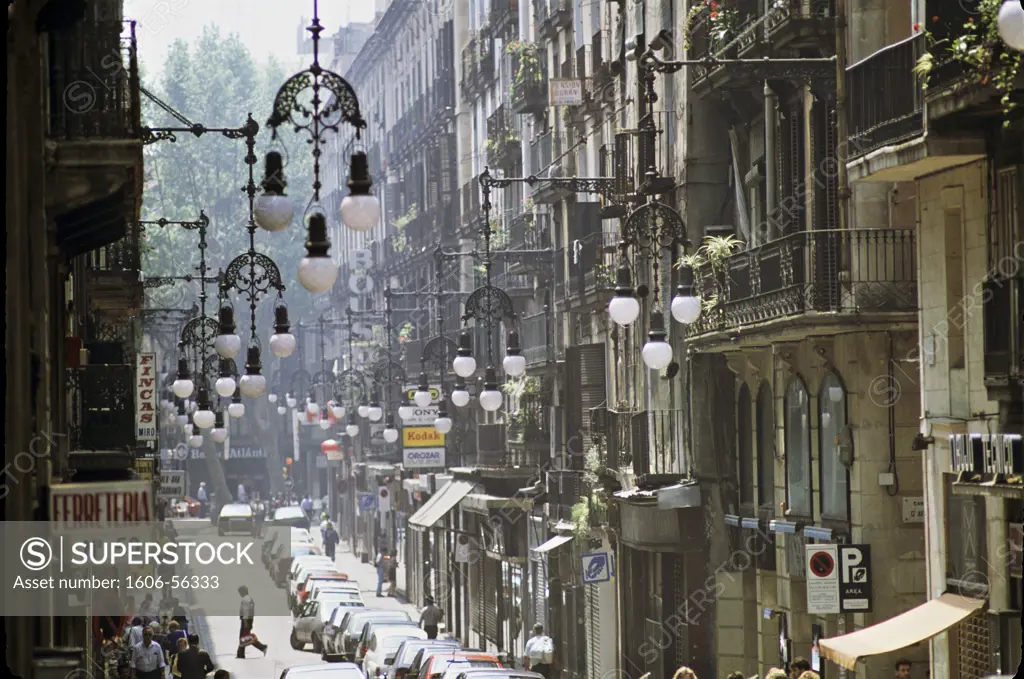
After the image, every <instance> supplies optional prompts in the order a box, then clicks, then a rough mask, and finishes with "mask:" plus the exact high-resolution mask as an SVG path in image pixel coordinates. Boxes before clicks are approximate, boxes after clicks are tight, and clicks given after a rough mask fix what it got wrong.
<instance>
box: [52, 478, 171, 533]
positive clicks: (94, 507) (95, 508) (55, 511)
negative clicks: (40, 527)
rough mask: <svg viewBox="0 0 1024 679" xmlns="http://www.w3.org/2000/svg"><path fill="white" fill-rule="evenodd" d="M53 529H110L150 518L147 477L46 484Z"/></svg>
mask: <svg viewBox="0 0 1024 679" xmlns="http://www.w3.org/2000/svg"><path fill="white" fill-rule="evenodd" d="M50 499H51V512H50V516H51V517H52V520H53V529H54V531H56V532H63V531H77V530H105V531H114V532H116V531H117V530H119V529H121V528H126V527H129V526H134V525H135V524H138V523H144V522H149V521H152V520H153V519H154V516H155V514H154V512H153V484H152V482H150V481H117V482H112V483H100V482H97V483H60V484H55V485H53V486H51V488H50Z"/></svg>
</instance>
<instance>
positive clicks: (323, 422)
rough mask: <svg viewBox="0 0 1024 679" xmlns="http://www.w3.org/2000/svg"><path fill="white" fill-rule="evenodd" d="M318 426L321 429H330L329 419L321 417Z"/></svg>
mask: <svg viewBox="0 0 1024 679" xmlns="http://www.w3.org/2000/svg"><path fill="white" fill-rule="evenodd" d="M320 428H321V429H323V430H324V431H326V430H328V429H330V428H331V421H330V420H328V419H326V418H324V419H321V420H320Z"/></svg>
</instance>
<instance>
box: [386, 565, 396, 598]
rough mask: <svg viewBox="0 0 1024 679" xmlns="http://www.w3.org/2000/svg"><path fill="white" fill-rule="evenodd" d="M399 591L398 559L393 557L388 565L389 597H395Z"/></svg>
mask: <svg viewBox="0 0 1024 679" xmlns="http://www.w3.org/2000/svg"><path fill="white" fill-rule="evenodd" d="M397 589H398V558H397V556H396V557H393V558H392V559H391V563H389V564H388V596H395V590H397Z"/></svg>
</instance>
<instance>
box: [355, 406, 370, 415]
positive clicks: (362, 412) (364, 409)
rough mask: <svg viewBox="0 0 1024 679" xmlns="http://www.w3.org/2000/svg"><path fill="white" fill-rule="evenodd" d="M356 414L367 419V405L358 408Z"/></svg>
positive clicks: (368, 413) (368, 411) (368, 408)
mask: <svg viewBox="0 0 1024 679" xmlns="http://www.w3.org/2000/svg"><path fill="white" fill-rule="evenodd" d="M357 412H358V413H359V417H369V416H370V406H368V405H366V404H365V403H364V404H363V405H361V406H359V408H358V409H357Z"/></svg>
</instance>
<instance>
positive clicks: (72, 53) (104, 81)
mask: <svg viewBox="0 0 1024 679" xmlns="http://www.w3.org/2000/svg"><path fill="white" fill-rule="evenodd" d="M49 45H50V52H49V58H48V62H49V88H50V130H49V136H50V137H51V138H54V139H64V140H84V139H140V138H141V127H142V123H141V106H140V100H139V67H138V58H137V43H136V40H135V22H134V21H120V20H109V21H105V20H93V19H89V18H86V19H84V20H83V21H81V22H79V23H77V24H75V25H74V26H73V27H71V28H68V29H64V30H60V31H54V32H53V33H52V34H51V39H50V40H49Z"/></svg>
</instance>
